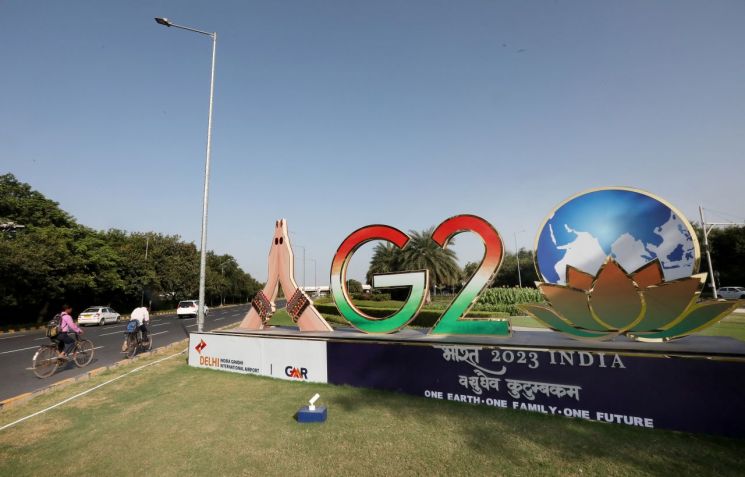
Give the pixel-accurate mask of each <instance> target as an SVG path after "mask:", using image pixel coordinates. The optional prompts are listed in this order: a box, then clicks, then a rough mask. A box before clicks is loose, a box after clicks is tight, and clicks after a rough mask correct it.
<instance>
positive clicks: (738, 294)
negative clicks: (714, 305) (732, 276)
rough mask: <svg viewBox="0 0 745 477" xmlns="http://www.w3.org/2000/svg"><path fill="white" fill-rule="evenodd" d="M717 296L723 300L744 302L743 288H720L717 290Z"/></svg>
mask: <svg viewBox="0 0 745 477" xmlns="http://www.w3.org/2000/svg"><path fill="white" fill-rule="evenodd" d="M717 296H718V297H719V298H724V299H725V300H745V288H743V287H722V288H720V289H719V290H717Z"/></svg>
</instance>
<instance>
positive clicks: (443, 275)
mask: <svg viewBox="0 0 745 477" xmlns="http://www.w3.org/2000/svg"><path fill="white" fill-rule="evenodd" d="M434 231H435V228H434V227H430V228H429V229H427V230H424V231H422V232H417V231H414V230H410V231H409V234H410V235H411V240H410V241H409V243H408V244H406V247H404V249H403V250H402V251H401V266H402V267H403V269H405V270H421V269H426V270H429V279H430V283H431V284H432V286H433V287H435V288H436V287H438V286H444V285H455V284H458V283H459V282H460V277H461V274H462V272H461V269H460V267H459V266H458V257H457V255H456V254H455V252H454V251H453V250H451V249H449V248H442V247H440V246H439V245H437V243H435V241H434V240H432V233H433V232H434ZM450 243H453V240H451V241H450Z"/></svg>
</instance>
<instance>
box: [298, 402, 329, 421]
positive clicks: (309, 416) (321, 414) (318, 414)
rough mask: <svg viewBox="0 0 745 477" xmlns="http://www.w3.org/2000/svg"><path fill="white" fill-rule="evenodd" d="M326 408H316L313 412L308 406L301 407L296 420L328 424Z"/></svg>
mask: <svg viewBox="0 0 745 477" xmlns="http://www.w3.org/2000/svg"><path fill="white" fill-rule="evenodd" d="M327 414H328V413H327V410H326V406H316V408H315V409H313V410H311V409H310V408H309V407H308V406H303V407H301V408H300V409H299V410H298V412H297V414H296V416H295V418H296V419H297V422H301V423H306V422H326V416H327Z"/></svg>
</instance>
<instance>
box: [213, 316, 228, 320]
mask: <svg viewBox="0 0 745 477" xmlns="http://www.w3.org/2000/svg"><path fill="white" fill-rule="evenodd" d="M225 318H227V316H223V317H222V318H218V319H216V320H215V321H220V320H224V319H225Z"/></svg>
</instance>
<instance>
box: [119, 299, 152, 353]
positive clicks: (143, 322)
mask: <svg viewBox="0 0 745 477" xmlns="http://www.w3.org/2000/svg"><path fill="white" fill-rule="evenodd" d="M129 319H130V320H137V326H138V328H139V329H140V331H142V341H144V342H147V324H148V323H150V313H149V311H148V309H147V306H141V307H139V308H135V309H134V310H132V313H131V314H130V315H129ZM126 349H127V339H126V338H125V339H124V344H122V351H125V350H126Z"/></svg>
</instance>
